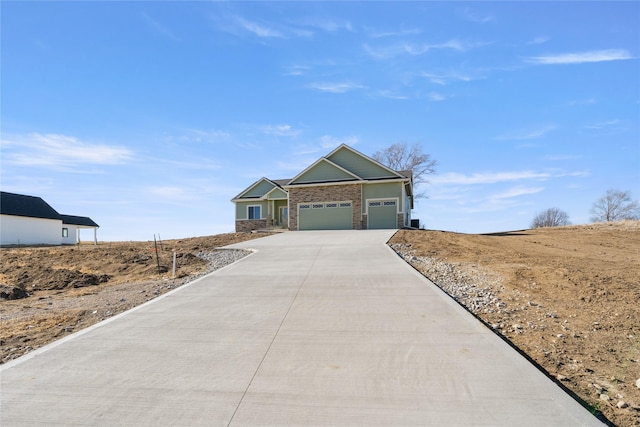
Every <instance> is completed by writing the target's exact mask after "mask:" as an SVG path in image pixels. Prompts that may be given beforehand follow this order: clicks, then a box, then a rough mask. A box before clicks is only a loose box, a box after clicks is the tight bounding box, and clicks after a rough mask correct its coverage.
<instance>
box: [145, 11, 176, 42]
mask: <svg viewBox="0 0 640 427" xmlns="http://www.w3.org/2000/svg"><path fill="white" fill-rule="evenodd" d="M142 18H143V19H144V20H145V22H146V23H147V24H148V25H149V26H150V27H151V28H153V29H154V30H155V31H156V32H157V33H159V34H161V35H163V36H165V37H167V38H169V39H171V40H173V41H180V37H178V36H176V35H175V34H174V33H173V32H172V31H171V30H170V29H169V28H167V27H166V26H165V25H163V24H161V23H160V22H159V21H158V20H156V19H154V18H152V17H151V16H149V15H148V14H146V13H143V14H142Z"/></svg>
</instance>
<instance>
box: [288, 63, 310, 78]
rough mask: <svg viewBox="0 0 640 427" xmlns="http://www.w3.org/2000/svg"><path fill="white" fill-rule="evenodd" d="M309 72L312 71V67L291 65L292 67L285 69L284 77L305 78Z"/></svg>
mask: <svg viewBox="0 0 640 427" xmlns="http://www.w3.org/2000/svg"><path fill="white" fill-rule="evenodd" d="M309 70H311V67H309V66H307V65H291V66H288V67H285V72H284V75H285V76H304V75H305V74H307V72H309Z"/></svg>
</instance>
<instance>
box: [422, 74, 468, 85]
mask: <svg viewBox="0 0 640 427" xmlns="http://www.w3.org/2000/svg"><path fill="white" fill-rule="evenodd" d="M420 76H421V77H424V78H426V79H428V80H429V81H430V82H431V83H433V84H437V85H440V86H445V85H447V84H449V83H451V82H452V81H462V82H470V81H472V80H476V79H477V77H472V76H470V75H469V74H464V73H459V72H456V71H452V72H450V73H442V74H435V73H426V72H425V73H421V74H420Z"/></svg>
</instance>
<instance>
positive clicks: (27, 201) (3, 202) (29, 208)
mask: <svg viewBox="0 0 640 427" xmlns="http://www.w3.org/2000/svg"><path fill="white" fill-rule="evenodd" d="M0 213H2V214H3V215H16V216H26V217H31V218H44V219H61V218H60V214H59V213H58V212H57V211H56V210H55V209H53V208H52V207H51V206H49V204H48V203H47V202H45V201H44V200H42V199H41V198H40V197H35V196H25V195H23V194H14V193H7V192H6V191H2V192H0Z"/></svg>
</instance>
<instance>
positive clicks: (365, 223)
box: [231, 144, 413, 232]
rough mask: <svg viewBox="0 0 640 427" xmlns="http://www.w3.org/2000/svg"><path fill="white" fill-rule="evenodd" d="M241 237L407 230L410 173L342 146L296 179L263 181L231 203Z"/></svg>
mask: <svg viewBox="0 0 640 427" xmlns="http://www.w3.org/2000/svg"><path fill="white" fill-rule="evenodd" d="M231 201H232V202H233V203H234V204H235V219H236V231H237V232H247V231H252V230H258V229H264V228H272V227H280V228H288V229H289V230H363V229H380V228H388V229H395V228H402V227H405V226H409V225H410V223H411V209H413V182H412V175H411V171H394V170H392V169H389V168H388V167H386V166H384V165H382V164H381V163H379V162H377V161H376V160H374V159H372V158H370V157H368V156H366V155H364V154H362V153H360V152H358V151H356V150H355V149H353V148H351V147H349V146H348V145H345V144H342V145H340V146H339V147H338V148H336V149H335V150H333V151H332V152H331V153H329V154H328V155H326V156H324V157H322V158H320V159H318V160H317V161H316V162H314V163H313V164H311V165H310V166H309V167H307V168H306V169H304V170H303V171H302V172H300V173H299V174H298V175H296V176H295V177H293V178H291V179H277V180H274V179H269V178H261V179H259V180H258V181H256V182H255V183H253V184H251V185H250V186H249V187H248V188H247V189H246V190H244V191H242V192H241V193H240V194H238V195H237V196H236V197H234V198H233V199H232V200H231Z"/></svg>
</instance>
